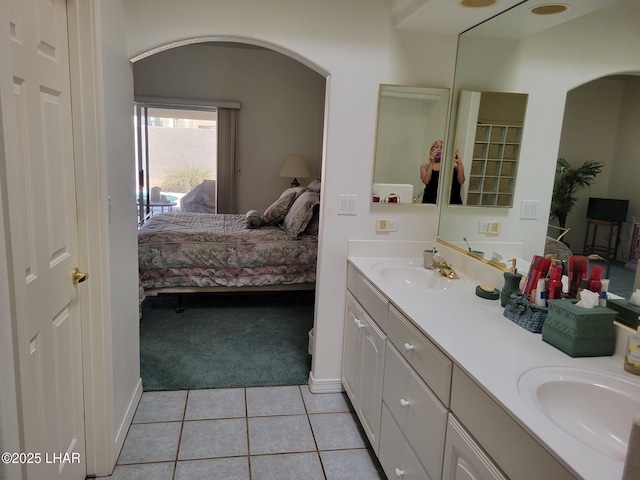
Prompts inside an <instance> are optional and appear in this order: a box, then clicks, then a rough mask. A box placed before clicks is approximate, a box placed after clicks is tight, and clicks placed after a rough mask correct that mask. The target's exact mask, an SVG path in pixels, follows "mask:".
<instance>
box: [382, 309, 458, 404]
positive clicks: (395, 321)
mask: <svg viewBox="0 0 640 480" xmlns="http://www.w3.org/2000/svg"><path fill="white" fill-rule="evenodd" d="M387 335H388V337H389V339H390V340H391V342H392V343H393V344H394V345H395V347H396V348H397V349H398V351H399V352H400V354H401V355H402V356H403V357H404V358H405V359H406V360H407V362H409V364H410V365H411V366H412V367H413V368H414V369H415V371H416V372H417V373H418V375H420V377H422V379H423V380H424V382H425V383H426V384H427V385H429V388H431V390H433V392H434V393H435V394H436V395H437V396H438V398H439V399H440V400H441V401H442V403H444V405H445V406H448V405H449V398H450V389H451V369H452V368H453V363H452V362H451V360H449V358H448V357H447V356H446V355H445V354H444V353H442V352H441V351H440V349H438V347H436V346H435V345H433V343H431V341H429V340H428V339H427V338H426V337H425V336H424V335H423V334H422V333H420V332H419V331H418V330H417V329H416V327H414V326H413V325H411V324H410V323H409V320H407V319H406V318H405V317H404V315H402V314H401V313H400V312H399V311H398V310H397V309H396V308H395V307H394V306H393V305H390V306H389V325H388V332H387Z"/></svg>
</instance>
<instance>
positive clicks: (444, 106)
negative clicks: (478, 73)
mask: <svg viewBox="0 0 640 480" xmlns="http://www.w3.org/2000/svg"><path fill="white" fill-rule="evenodd" d="M448 111H449V90H448V89H445V88H426V87H413V86H403V85H380V90H379V95H378V129H377V135H376V153H375V168H374V176H373V187H372V193H373V195H372V202H373V203H390V204H420V205H421V204H422V196H423V190H424V188H425V185H424V184H423V183H422V180H421V178H420V165H421V164H423V163H424V162H425V159H426V158H427V157H428V155H429V151H430V149H431V147H432V145H433V144H434V142H436V141H438V140H440V141H443V140H444V138H445V133H446V128H447V115H448ZM438 168H440V167H439V166H438ZM433 185H435V191H437V184H432V186H433ZM431 203H436V201H435V198H434V201H433V202H431Z"/></svg>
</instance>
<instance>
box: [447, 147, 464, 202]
mask: <svg viewBox="0 0 640 480" xmlns="http://www.w3.org/2000/svg"><path fill="white" fill-rule="evenodd" d="M453 162H454V164H453V178H452V179H451V197H450V198H449V203H450V204H451V205H462V197H461V196H460V187H461V186H462V184H463V183H464V164H463V163H462V159H461V158H460V155H459V154H458V149H457V148H456V153H455V154H454V156H453Z"/></svg>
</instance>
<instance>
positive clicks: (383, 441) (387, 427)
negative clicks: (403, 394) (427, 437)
mask: <svg viewBox="0 0 640 480" xmlns="http://www.w3.org/2000/svg"><path fill="white" fill-rule="evenodd" d="M378 458H379V459H380V465H382V469H383V470H384V473H385V474H386V475H387V478H389V480H391V479H393V478H398V479H402V480H431V478H430V477H429V475H428V474H427V472H426V471H425V469H424V468H423V466H422V464H421V463H420V460H418V457H416V454H415V453H414V452H413V450H412V449H411V446H410V445H409V442H407V439H406V438H405V437H404V435H402V431H401V430H400V427H398V425H397V424H396V422H395V421H394V420H393V417H392V416H391V414H390V413H389V410H388V409H387V406H386V405H384V404H383V406H382V425H381V430H380V453H379V454H378ZM434 480H439V479H434Z"/></svg>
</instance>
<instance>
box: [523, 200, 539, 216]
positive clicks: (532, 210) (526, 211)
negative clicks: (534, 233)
mask: <svg viewBox="0 0 640 480" xmlns="http://www.w3.org/2000/svg"><path fill="white" fill-rule="evenodd" d="M539 203H540V201H539V200H522V203H521V204H520V220H536V219H537V218H538V204H539Z"/></svg>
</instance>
